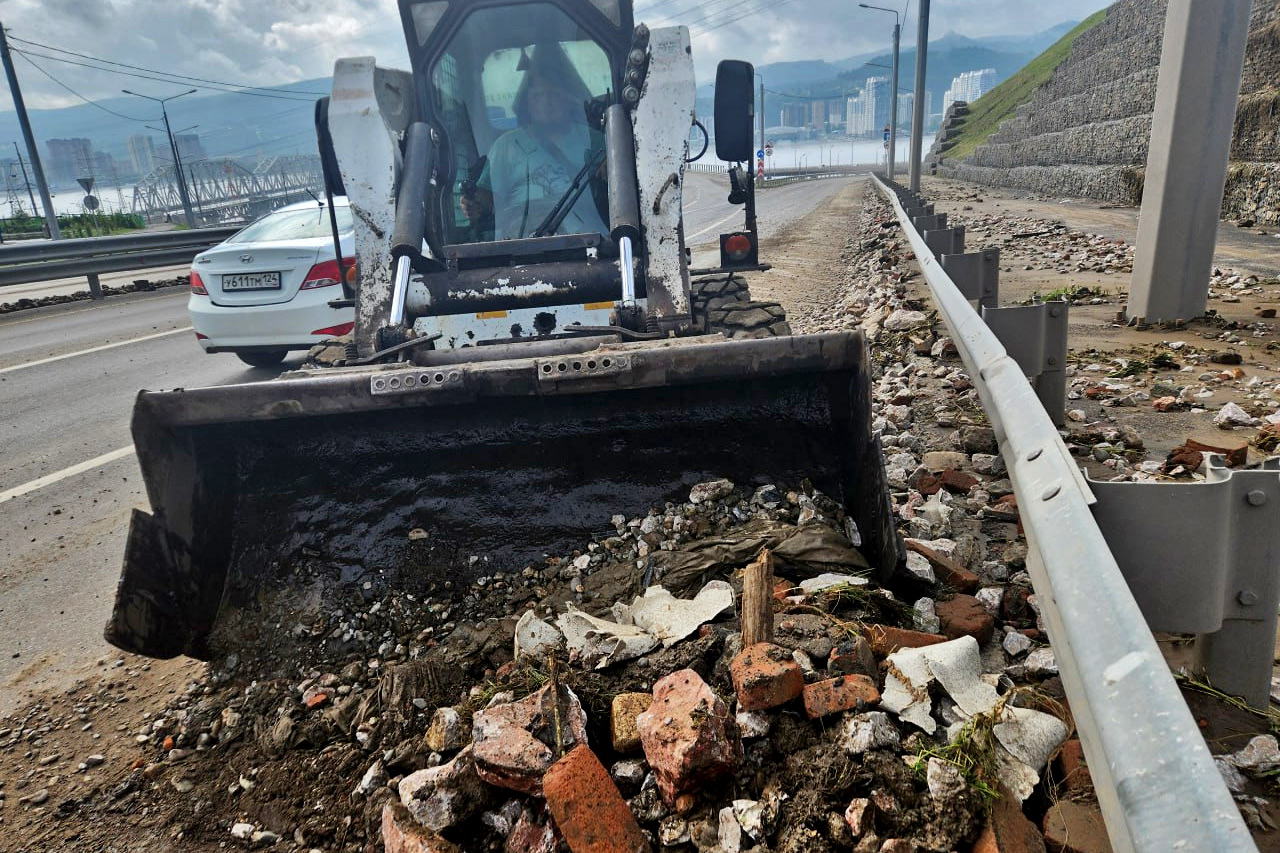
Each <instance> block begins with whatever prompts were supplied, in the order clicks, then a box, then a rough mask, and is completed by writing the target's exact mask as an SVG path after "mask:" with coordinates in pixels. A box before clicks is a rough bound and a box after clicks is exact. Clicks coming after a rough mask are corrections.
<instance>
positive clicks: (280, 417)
mask: <svg viewBox="0 0 1280 853" xmlns="http://www.w3.org/2000/svg"><path fill="white" fill-rule="evenodd" d="M133 435H134V442H135V446H136V448H137V453H138V458H139V461H140V463H141V467H142V472H143V476H144V479H145V481H146V487H147V494H148V497H149V499H150V502H151V509H152V512H151V513H149V514H148V513H145V512H140V511H135V513H134V516H133V519H132V524H131V527H130V530H129V536H128V543H127V546H126V553H125V559H124V570H123V574H122V577H121V579H120V584H119V589H118V591H117V597H116V602H115V609H114V613H113V615H112V617H111V620H110V622H109V623H108V625H107V629H106V637H107V639H108V640H109V641H110V642H111V643H113V644H115V645H116V646H119V647H120V648H122V649H126V650H128V651H132V652H137V653H140V654H145V655H150V656H153V657H172V656H175V655H179V654H187V655H191V656H194V657H197V658H203V659H209V658H211V657H212V656H214V655H217V654H224V653H227V652H229V651H232V650H233V649H231V648H228V647H229V646H234V645H235V643H236V642H237V639H238V638H239V639H244V637H243V635H242V634H241V635H237V634H236V632H235V631H227V630H220V628H222V629H225V626H226V625H230V624H236V625H245V624H253V623H254V620H255V619H256V618H258V617H257V615H256V614H261V621H262V622H263V623H265V622H267V621H269V617H268V609H267V605H266V604H265V603H264V602H266V601H268V600H269V599H271V598H272V597H276V598H281V597H283V599H285V600H286V601H287V599H288V596H289V595H290V594H291V593H292V592H294V591H296V592H297V594H299V595H301V594H302V592H301V587H303V586H305V587H306V588H307V590H308V593H307V594H308V595H311V596H314V595H316V594H317V590H319V593H318V594H320V595H321V596H325V595H330V594H335V595H336V594H337V593H338V592H339V591H344V594H351V593H352V591H353V590H354V591H355V592H359V591H361V590H364V591H368V590H374V591H377V590H378V589H380V588H383V587H389V586H394V585H397V584H399V585H401V586H402V587H405V588H409V587H416V588H419V589H420V588H422V587H423V586H424V584H425V583H426V582H427V581H437V582H439V581H442V580H444V579H448V580H452V581H453V582H454V585H455V586H456V587H459V588H465V585H466V584H468V583H470V582H471V581H473V580H475V579H476V578H477V577H479V576H480V575H483V574H492V573H493V572H495V571H515V572H518V571H520V569H521V568H522V567H524V566H526V565H529V564H531V563H536V562H540V561H541V560H543V559H544V558H545V557H546V556H547V555H564V554H568V553H570V552H571V551H572V550H573V549H574V548H581V547H582V546H583V545H584V544H585V542H587V541H590V538H591V536H592V535H593V534H599V533H600V532H602V531H608V530H609V529H610V523H609V519H610V516H611V515H612V514H614V513H624V514H627V515H628V517H632V516H635V515H643V514H644V513H645V512H647V511H648V509H649V507H651V506H662V504H663V503H664V502H665V501H667V500H674V501H685V500H687V499H688V494H689V488H690V487H691V486H692V485H693V484H695V483H698V482H701V481H704V480H708V479H712V478H717V477H728V478H730V479H732V480H733V481H734V482H735V483H737V484H738V485H740V486H754V485H762V484H765V483H775V484H778V485H784V484H798V483H799V482H800V481H801V480H802V479H803V478H808V479H810V480H811V481H812V482H813V484H814V485H815V486H816V487H817V488H819V489H821V490H822V491H824V492H825V493H826V494H828V495H830V496H832V497H834V498H836V499H837V500H841V501H842V502H843V503H844V505H845V506H846V508H847V509H848V511H849V514H850V515H851V516H852V517H853V519H854V520H855V522H856V524H857V526H858V528H859V531H860V533H861V536H862V539H863V546H862V550H863V552H864V554H865V556H866V557H867V559H868V560H869V561H870V563H871V564H872V566H873V567H874V568H875V569H876V570H877V571H878V573H879V574H880V575H881V576H882V577H886V576H887V575H888V574H889V573H891V572H892V571H893V570H894V568H895V566H896V565H898V564H899V562H900V561H901V559H902V558H903V552H902V546H901V542H900V541H899V540H898V538H897V536H896V534H895V532H894V528H893V525H892V519H891V515H890V505H889V499H888V492H887V489H886V484H885V480H884V467H883V461H882V456H881V450H880V444H879V439H878V438H877V437H874V436H873V435H872V433H871V407H870V388H869V378H868V372H867V356H866V346H865V342H864V340H863V337H862V335H861V333H860V332H856V331H855V332H840V333H831V334H823V335H809V336H797V337H782V338H768V339H763V340H751V341H725V340H724V339H723V338H720V337H719V336H712V337H707V338H686V339H679V340H670V341H663V342H657V343H654V342H645V343H639V344H614V345H608V346H605V347H601V348H600V349H597V350H594V351H592V352H589V353H585V354H581V355H570V356H555V357H547V358H518V359H511V360H506V361H491V362H472V363H467V364H456V365H449V366H446V367H431V368H424V367H412V366H408V365H384V366H380V367H376V368H332V369H328V370H324V371H314V372H311V373H308V374H304V375H301V376H287V377H284V378H281V379H279V380H276V381H273V382H263V383H257V384H252V385H236V386H226V387H217V388H201V389H194V390H185V391H170V392H160V393H152V392H146V391H144V392H142V393H141V394H139V396H138V399H137V404H136V407H135V410H134V417H133ZM415 528H421V529H423V530H424V531H425V532H426V534H427V536H428V540H427V543H428V544H429V545H430V548H429V549H428V551H427V553H428V554H429V557H427V558H424V557H423V552H422V550H421V549H420V548H419V549H414V548H411V547H410V545H411V543H410V541H409V538H408V536H407V533H408V531H410V530H413V529H415ZM475 557H480V558H481V559H479V560H476V559H473V558H475ZM335 600H337V599H336V598H335ZM347 600H349V599H347ZM287 610H288V607H287V605H286V606H285V608H284V612H287ZM271 612H274V613H277V614H278V613H279V612H281V611H280V610H278V609H277V610H275V611H271ZM254 633H255V634H256V633H257V632H254ZM266 641H267V640H265V639H264V638H263V637H262V636H256V637H255V639H254V640H253V642H266Z"/></svg>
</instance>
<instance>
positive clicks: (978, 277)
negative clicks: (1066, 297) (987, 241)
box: [939, 249, 1000, 309]
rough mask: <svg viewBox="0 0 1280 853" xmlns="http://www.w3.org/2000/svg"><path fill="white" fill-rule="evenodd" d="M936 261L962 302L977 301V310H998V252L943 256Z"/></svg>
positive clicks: (994, 250)
mask: <svg viewBox="0 0 1280 853" xmlns="http://www.w3.org/2000/svg"><path fill="white" fill-rule="evenodd" d="M939 261H940V262H941V264H942V271H943V272H945V273H946V274H947V276H948V277H949V278H950V279H951V280H952V281H954V282H955V284H956V287H957V288H958V289H959V290H960V292H961V293H962V294H964V298H965V299H969V300H975V299H976V300H977V301H978V307H979V308H980V309H981V308H998V307H1000V250H999V249H982V250H981V251H977V252H966V253H965V254H956V255H943V256H942V257H941V258H940V259H939Z"/></svg>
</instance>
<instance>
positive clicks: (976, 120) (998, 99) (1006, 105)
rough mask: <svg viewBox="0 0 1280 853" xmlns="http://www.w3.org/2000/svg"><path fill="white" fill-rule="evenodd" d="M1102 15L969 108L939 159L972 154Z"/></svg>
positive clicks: (1091, 18) (1084, 23)
mask: <svg viewBox="0 0 1280 853" xmlns="http://www.w3.org/2000/svg"><path fill="white" fill-rule="evenodd" d="M1106 14H1107V10H1106V9H1100V10H1099V11H1097V12H1094V13H1093V14H1092V15H1090V16H1089V17H1087V18H1085V19H1084V20H1083V21H1081V22H1080V23H1079V24H1078V25H1077V26H1076V27H1075V29H1073V30H1072V31H1071V32H1069V33H1067V34H1066V35H1065V36H1063V37H1062V38H1060V39H1058V40H1057V41H1056V42H1054V44H1053V45H1052V46H1051V47H1050V48H1049V49H1048V50H1046V51H1045V52H1044V53H1042V54H1040V55H1039V56H1037V57H1036V58H1035V59H1033V60H1031V61H1030V62H1028V63H1027V64H1026V65H1025V66H1024V67H1023V69H1022V70H1021V71H1019V72H1018V73H1017V74H1015V75H1013V76H1012V77H1010V78H1009V79H1008V80H1005V81H1004V82H1003V83H1001V84H1000V85H999V86H996V87H995V88H994V89H992V90H991V91H990V92H987V94H985V95H983V96H982V97H981V98H979V99H978V100H976V101H974V102H973V103H972V104H970V105H969V115H968V117H967V118H966V120H965V123H964V124H962V125H961V126H960V133H959V135H957V136H955V137H954V141H955V143H956V144H955V147H954V148H952V149H950V150H949V151H947V152H946V153H945V154H944V155H943V156H944V157H946V158H947V159H948V160H962V159H964V158H965V157H968V156H970V155H971V154H973V152H974V151H976V150H977V149H978V146H979V145H981V144H982V143H984V142H986V141H987V137H988V136H990V135H991V134H993V133H995V132H996V130H998V129H999V128H1000V123H1001V122H1002V121H1004V120H1005V119H1008V118H1012V117H1013V113H1014V110H1016V109H1017V108H1018V107H1019V106H1020V105H1022V104H1024V103H1026V101H1027V99H1028V98H1030V97H1031V93H1032V92H1034V91H1035V90H1036V88H1038V87H1039V86H1040V85H1041V84H1043V83H1045V82H1046V81H1047V80H1048V79H1049V77H1050V76H1051V75H1052V74H1053V72H1054V69H1056V68H1057V67H1058V66H1059V65H1061V64H1062V61H1063V60H1064V59H1066V58H1067V56H1068V55H1069V54H1070V53H1071V44H1072V42H1074V41H1075V40H1076V37H1077V36H1079V35H1080V34H1081V33H1083V32H1085V31H1086V30H1088V29H1090V28H1092V27H1093V26H1095V25H1096V24H1097V23H1099V22H1100V21H1101V20H1102V19H1103V18H1104V17H1106ZM947 106H950V105H949V104H948V105H947Z"/></svg>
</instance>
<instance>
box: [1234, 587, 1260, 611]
mask: <svg viewBox="0 0 1280 853" xmlns="http://www.w3.org/2000/svg"><path fill="white" fill-rule="evenodd" d="M1236 601H1238V602H1240V603H1241V604H1243V605H1244V606H1245V607H1251V606H1253V605H1255V604H1257V603H1258V594H1257V593H1256V592H1254V591H1253V590H1251V589H1242V590H1240V591H1239V592H1238V593H1236Z"/></svg>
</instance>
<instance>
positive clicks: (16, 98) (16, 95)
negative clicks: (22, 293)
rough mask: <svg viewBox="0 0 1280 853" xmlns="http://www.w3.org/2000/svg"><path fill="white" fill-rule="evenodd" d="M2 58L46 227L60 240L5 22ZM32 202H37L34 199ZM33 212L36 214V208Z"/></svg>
mask: <svg viewBox="0 0 1280 853" xmlns="http://www.w3.org/2000/svg"><path fill="white" fill-rule="evenodd" d="M0 60H3V61H4V73H5V76H6V77H8V78H9V93H10V94H11V95H13V109H14V111H15V112H16V113H17V114H18V124H19V125H20V126H21V127H22V140H23V142H25V143H26V144H27V156H28V157H30V158H31V171H32V172H33V173H34V174H35V178H36V186H37V187H39V188H40V202H41V204H42V205H43V207H44V222H45V228H46V229H48V232H49V236H50V237H51V238H52V239H54V240H60V239H62V232H61V231H60V230H59V229H58V214H57V213H55V212H54V210H53V197H52V196H51V195H49V184H48V182H47V181H45V179H44V167H43V166H42V165H40V152H39V151H38V150H36V137H35V134H34V133H32V132H31V121H30V120H29V119H28V118H27V104H26V102H25V101H23V99H22V89H21V88H19V87H18V72H17V71H15V70H14V68H13V57H12V56H11V55H10V53H9V37H8V35H6V33H5V30H4V24H0ZM18 156H19V157H21V156H22V155H21V154H19V155H18ZM24 174H25V170H24ZM32 204H35V201H34V200H33V201H32ZM31 212H32V214H33V215H34V214H35V211H34V210H33V211H31Z"/></svg>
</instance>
